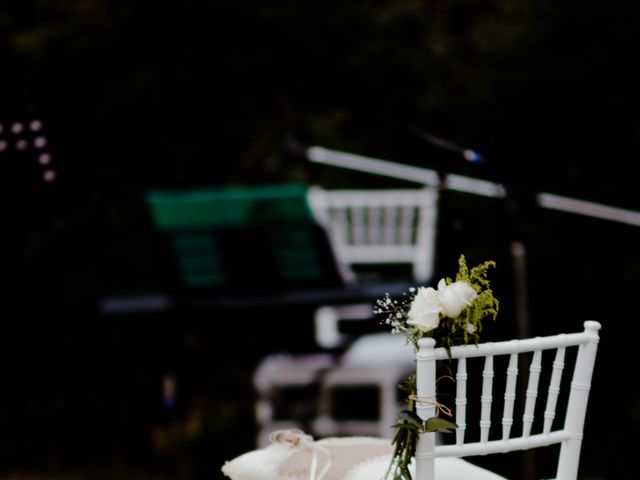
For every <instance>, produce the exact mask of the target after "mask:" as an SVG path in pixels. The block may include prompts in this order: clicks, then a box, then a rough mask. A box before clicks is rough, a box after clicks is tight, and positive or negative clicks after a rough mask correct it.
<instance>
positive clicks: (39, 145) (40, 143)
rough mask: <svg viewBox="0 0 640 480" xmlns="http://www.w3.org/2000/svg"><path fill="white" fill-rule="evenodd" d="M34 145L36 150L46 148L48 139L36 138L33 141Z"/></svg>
mask: <svg viewBox="0 0 640 480" xmlns="http://www.w3.org/2000/svg"><path fill="white" fill-rule="evenodd" d="M33 144H34V145H35V147H36V148H44V146H45V145H46V144H47V139H46V138H45V137H36V138H35V139H34V140H33Z"/></svg>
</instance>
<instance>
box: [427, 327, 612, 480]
mask: <svg viewBox="0 0 640 480" xmlns="http://www.w3.org/2000/svg"><path fill="white" fill-rule="evenodd" d="M600 326H601V325H600V323H599V322H596V321H586V322H584V331H583V332H580V333H571V334H559V335H552V336H547V337H536V338H530V339H521V340H510V341H503V342H495V343H484V344H479V345H466V346H454V347H452V348H451V352H450V353H451V358H452V359H453V360H456V362H455V363H452V365H454V364H457V365H456V369H455V371H456V373H455V378H456V398H455V421H456V423H457V424H458V428H457V429H456V441H455V444H451V445H445V444H438V445H436V434H435V433H432V432H430V433H423V434H421V435H420V439H419V442H418V446H417V452H416V477H415V478H416V480H437V479H435V478H434V461H435V457H446V456H453V457H464V456H473V455H484V454H493V453H500V452H510V451H515V450H528V449H533V448H537V447H543V446H549V445H554V444H560V453H559V457H558V464H557V472H556V477H555V478H556V480H576V478H577V474H578V467H579V460H580V449H581V443H582V435H583V429H584V421H585V416H586V411H587V401H588V398H589V392H590V387H591V379H592V374H593V369H594V364H595V359H596V352H597V347H598V341H599V335H598V330H599V329H600ZM434 346H435V341H434V340H433V339H432V338H423V339H421V340H420V341H419V351H418V353H417V355H416V364H417V365H416V369H417V370H416V380H417V392H418V398H419V401H418V406H417V412H418V415H419V416H420V417H421V418H423V419H427V418H430V417H433V416H435V415H436V398H437V397H436V393H437V392H436V362H437V361H441V360H446V359H448V358H449V357H448V355H449V354H448V352H447V351H446V350H445V349H444V348H434ZM569 347H577V354H576V360H575V366H574V369H573V373H572V376H571V383H570V389H569V392H568V400H567V403H566V415H565V418H564V422H563V425H561V426H559V427H556V428H554V425H553V421H554V418H555V416H556V411H557V401H558V395H559V392H560V387H561V377H562V373H563V369H564V366H565V363H564V362H565V360H564V358H565V350H567V349H568V348H569ZM553 349H555V351H556V353H555V357H554V360H553V365H552V372H551V376H550V382H549V388H548V390H547V392H548V393H547V400H546V405H545V409H544V416H543V417H544V418H543V419H542V420H543V425H542V428H541V431H540V432H539V433H532V425H533V424H534V410H535V405H536V399H537V396H538V391H539V389H538V383H539V379H540V372H541V363H540V362H541V355H542V352H543V351H544V350H553ZM523 353H531V354H532V360H531V364H530V365H529V375H528V383H527V388H526V399H525V404H524V410H523V412H524V413H523V415H522V418H521V421H522V434H521V435H520V436H517V437H512V436H511V431H512V426H513V425H514V418H513V412H514V401H515V398H516V379H517V375H518V355H519V354H523ZM499 355H505V356H509V364H508V368H507V370H506V372H505V373H506V388H505V392H504V407H503V414H502V426H501V435H500V436H499V438H496V439H492V438H490V428H491V408H492V399H493V396H492V387H493V381H494V374H495V372H494V368H493V363H494V357H495V356H499ZM473 357H483V358H484V369H483V372H482V395H481V397H480V398H481V416H480V417H481V418H480V421H479V430H480V439H479V440H477V441H467V440H466V438H465V433H466V427H467V425H466V424H465V422H466V421H467V418H466V409H467V394H466V387H467V381H468V378H467V359H470V358H473ZM536 426H537V424H536Z"/></svg>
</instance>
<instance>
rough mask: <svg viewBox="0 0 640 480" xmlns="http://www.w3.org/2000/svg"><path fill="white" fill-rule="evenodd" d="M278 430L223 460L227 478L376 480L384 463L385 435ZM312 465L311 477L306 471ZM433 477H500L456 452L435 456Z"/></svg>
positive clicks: (481, 479)
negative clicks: (316, 435) (264, 442)
mask: <svg viewBox="0 0 640 480" xmlns="http://www.w3.org/2000/svg"><path fill="white" fill-rule="evenodd" d="M291 432H293V431H289V432H287V433H284V434H283V435H281V436H280V438H278V439H277V441H274V443H272V444H271V445H269V446H267V447H265V448H262V449H257V450H253V451H250V452H247V453H244V454H242V455H240V456H238V457H236V458H234V459H233V460H230V461H227V462H225V464H224V465H223V466H222V472H223V473H224V474H225V475H226V476H227V477H229V478H230V479H231V480H308V479H309V478H315V480H379V479H382V478H383V477H384V475H385V473H386V471H387V469H388V467H389V463H390V461H391V454H392V452H393V446H392V445H391V442H390V441H389V440H388V439H383V438H374V437H334V438H326V439H322V440H318V441H314V440H313V439H312V438H311V437H309V436H308V435H304V434H303V433H302V432H294V433H291ZM312 469H313V470H314V472H315V477H313V476H311V475H310V473H311V470H312ZM435 476H436V480H505V478H504V477H501V476H499V475H496V474H494V473H493V472H490V471H488V470H485V469H483V468H481V467H478V466H476V465H474V464H472V463H469V462H467V461H466V460H463V459H461V458H454V457H441V458H436V462H435Z"/></svg>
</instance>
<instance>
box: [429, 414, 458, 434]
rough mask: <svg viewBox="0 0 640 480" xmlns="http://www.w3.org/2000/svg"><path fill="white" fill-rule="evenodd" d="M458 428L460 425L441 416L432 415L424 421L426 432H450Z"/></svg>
mask: <svg viewBox="0 0 640 480" xmlns="http://www.w3.org/2000/svg"><path fill="white" fill-rule="evenodd" d="M456 428H458V425H456V424H455V423H453V422H450V421H449V420H445V419H444V418H440V417H431V418H428V419H427V420H426V421H425V422H424V430H425V432H450V431H451V429H456Z"/></svg>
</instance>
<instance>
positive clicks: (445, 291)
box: [437, 279, 478, 318]
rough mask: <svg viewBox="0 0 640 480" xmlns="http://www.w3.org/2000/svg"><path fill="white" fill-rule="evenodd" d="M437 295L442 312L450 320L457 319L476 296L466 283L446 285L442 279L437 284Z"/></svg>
mask: <svg viewBox="0 0 640 480" xmlns="http://www.w3.org/2000/svg"><path fill="white" fill-rule="evenodd" d="M437 293H438V298H439V300H440V304H441V306H442V312H443V313H444V314H445V315H446V316H447V317H450V318H457V317H458V316H459V315H460V313H462V310H463V309H464V308H465V307H466V306H468V305H471V302H472V301H473V300H474V299H475V298H476V297H477V296H478V294H477V293H476V291H475V290H474V289H473V287H472V286H471V285H469V284H468V283H467V282H463V281H460V282H454V283H452V284H451V285H447V283H446V282H445V280H444V279H442V280H440V282H439V283H438V292H437Z"/></svg>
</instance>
